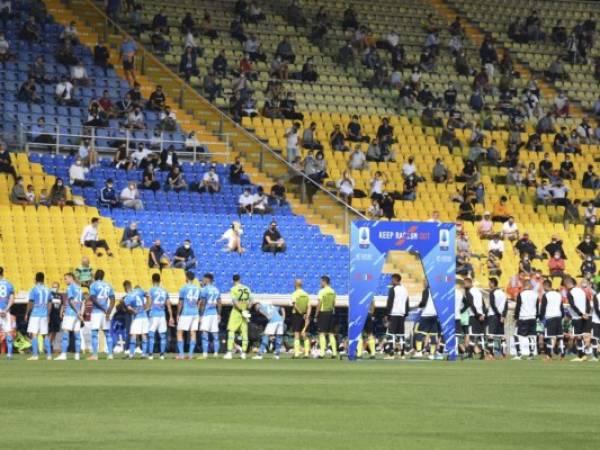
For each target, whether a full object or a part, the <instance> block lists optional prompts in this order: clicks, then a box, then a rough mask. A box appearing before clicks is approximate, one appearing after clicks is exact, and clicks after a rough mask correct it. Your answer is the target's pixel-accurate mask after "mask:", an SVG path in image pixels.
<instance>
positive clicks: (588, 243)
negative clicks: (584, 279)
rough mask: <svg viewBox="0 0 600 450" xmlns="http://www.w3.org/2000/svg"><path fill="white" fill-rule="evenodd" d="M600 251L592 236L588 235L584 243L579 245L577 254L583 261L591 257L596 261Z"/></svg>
mask: <svg viewBox="0 0 600 450" xmlns="http://www.w3.org/2000/svg"><path fill="white" fill-rule="evenodd" d="M597 249H598V244H596V243H595V242H594V240H593V239H592V236H591V235H589V234H586V235H585V237H584V239H583V241H581V242H580V243H579V245H577V248H576V250H577V254H578V255H579V256H580V257H581V259H585V258H586V257H588V256H589V257H591V258H592V259H596V258H597V257H596V250H597Z"/></svg>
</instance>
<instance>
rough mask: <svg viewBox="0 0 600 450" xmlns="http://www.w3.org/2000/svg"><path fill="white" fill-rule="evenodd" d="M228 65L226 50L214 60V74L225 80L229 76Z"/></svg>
mask: <svg viewBox="0 0 600 450" xmlns="http://www.w3.org/2000/svg"><path fill="white" fill-rule="evenodd" d="M227 65H228V63H227V58H226V57H225V50H221V51H220V52H219V53H218V55H217V56H216V57H215V59H213V63H212V69H213V72H214V74H215V75H216V76H218V77H221V78H225V77H226V76H227Z"/></svg>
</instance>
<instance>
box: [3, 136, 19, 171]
mask: <svg viewBox="0 0 600 450" xmlns="http://www.w3.org/2000/svg"><path fill="white" fill-rule="evenodd" d="M0 173H8V174H10V175H11V176H12V177H13V180H14V181H16V180H17V171H16V170H15V167H14V166H13V163H12V160H11V159H10V152H9V151H8V148H7V147H6V144H5V143H4V142H3V141H1V140H0Z"/></svg>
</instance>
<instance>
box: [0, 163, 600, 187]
mask: <svg viewBox="0 0 600 450" xmlns="http://www.w3.org/2000/svg"><path fill="white" fill-rule="evenodd" d="M0 171H2V170H1V169H0ZM581 185H582V186H583V187H584V188H585V189H600V177H598V175H596V173H595V172H594V166H592V165H591V164H589V165H588V166H587V170H586V171H585V172H584V173H583V178H582V180H581Z"/></svg>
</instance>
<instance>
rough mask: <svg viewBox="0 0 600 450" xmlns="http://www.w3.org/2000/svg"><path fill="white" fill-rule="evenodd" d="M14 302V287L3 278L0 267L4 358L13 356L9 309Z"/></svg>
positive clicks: (12, 326) (11, 325) (0, 329)
mask: <svg viewBox="0 0 600 450" xmlns="http://www.w3.org/2000/svg"><path fill="white" fill-rule="evenodd" d="M14 302H15V289H14V288H13V285H12V284H11V283H10V282H9V281H8V280H7V279H5V278H4V268H3V267H0V332H2V333H4V336H6V337H5V339H6V359H12V356H13V335H12V333H13V330H14V329H15V325H14V321H13V318H12V316H11V314H10V309H11V307H12V305H13V304H14Z"/></svg>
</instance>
